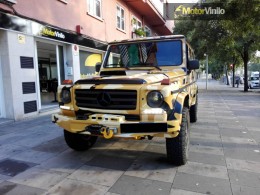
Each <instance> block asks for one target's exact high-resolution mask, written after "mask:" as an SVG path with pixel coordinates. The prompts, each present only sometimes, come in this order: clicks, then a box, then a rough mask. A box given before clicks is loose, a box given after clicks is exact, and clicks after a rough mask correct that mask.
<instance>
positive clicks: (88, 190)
mask: <svg viewBox="0 0 260 195" xmlns="http://www.w3.org/2000/svg"><path fill="white" fill-rule="evenodd" d="M108 190H109V187H106V186H102V185H97V184H92V183H86V182H83V181H77V180H72V179H64V180H63V181H62V182H60V183H58V184H57V185H55V186H54V187H53V188H51V189H49V190H48V191H47V192H46V193H45V195H50V194H51V195H74V194H76V195H86V194H87V195H101V194H105V193H106V192H107V191H108Z"/></svg>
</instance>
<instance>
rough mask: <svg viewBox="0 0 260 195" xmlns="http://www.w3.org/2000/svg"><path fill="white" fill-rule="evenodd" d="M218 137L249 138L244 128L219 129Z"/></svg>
mask: <svg viewBox="0 0 260 195" xmlns="http://www.w3.org/2000/svg"><path fill="white" fill-rule="evenodd" d="M219 132H220V135H221V136H224V137H238V138H248V139H249V138H251V134H250V132H249V131H248V130H247V129H246V128H241V129H238V128H235V129H234V128H223V129H221V128H220V129H219Z"/></svg>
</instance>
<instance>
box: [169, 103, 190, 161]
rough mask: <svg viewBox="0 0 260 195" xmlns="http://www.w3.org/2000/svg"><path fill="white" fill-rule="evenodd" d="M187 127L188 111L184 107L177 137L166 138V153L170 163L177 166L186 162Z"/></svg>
mask: <svg viewBox="0 0 260 195" xmlns="http://www.w3.org/2000/svg"><path fill="white" fill-rule="evenodd" d="M189 126H190V115H189V109H188V108H186V107H184V108H183V110H182V121H181V129H180V133H179V135H178V136H177V137H175V138H166V152H167V158H168V161H169V162H170V163H173V164H175V165H178V166H179V165H184V164H186V162H187V160H188V147H189Z"/></svg>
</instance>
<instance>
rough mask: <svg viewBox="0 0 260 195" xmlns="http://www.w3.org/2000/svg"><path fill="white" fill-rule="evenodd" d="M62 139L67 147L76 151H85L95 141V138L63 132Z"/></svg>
mask: <svg viewBox="0 0 260 195" xmlns="http://www.w3.org/2000/svg"><path fill="white" fill-rule="evenodd" d="M64 138H65V141H66V143H67V145H68V146H69V147H70V148H71V149H73V150H76V151H85V150H88V149H89V148H91V147H92V146H93V145H94V144H95V143H96V141H97V136H90V135H83V134H76V133H71V132H69V131H66V130H64Z"/></svg>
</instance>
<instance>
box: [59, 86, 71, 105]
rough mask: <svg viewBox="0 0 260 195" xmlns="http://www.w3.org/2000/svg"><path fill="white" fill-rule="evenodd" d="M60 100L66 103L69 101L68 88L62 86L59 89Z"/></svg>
mask: <svg viewBox="0 0 260 195" xmlns="http://www.w3.org/2000/svg"><path fill="white" fill-rule="evenodd" d="M61 101H62V102H63V103H64V104H68V103H70V102H71V96H70V88H65V87H64V88H63V89H62V91H61Z"/></svg>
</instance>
